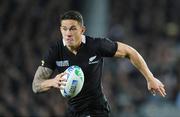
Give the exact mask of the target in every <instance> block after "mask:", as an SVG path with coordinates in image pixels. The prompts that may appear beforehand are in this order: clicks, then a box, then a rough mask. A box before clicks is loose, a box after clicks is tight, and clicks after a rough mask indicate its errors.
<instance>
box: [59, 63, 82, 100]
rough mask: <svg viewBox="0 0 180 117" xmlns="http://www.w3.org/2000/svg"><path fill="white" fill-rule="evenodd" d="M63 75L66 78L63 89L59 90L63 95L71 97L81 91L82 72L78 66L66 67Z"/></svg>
mask: <svg viewBox="0 0 180 117" xmlns="http://www.w3.org/2000/svg"><path fill="white" fill-rule="evenodd" d="M65 72H66V73H67V74H66V75H64V76H63V77H64V78H65V79H66V80H67V82H66V85H65V86H64V87H63V88H64V89H63V90H62V89H61V90H60V91H61V94H62V96H63V97H67V98H73V97H75V96H76V95H77V94H79V92H80V91H81V89H82V87H83V84H84V73H83V71H82V69H81V68H80V67H79V66H76V65H73V66H70V67H68V68H67V69H66V70H65Z"/></svg>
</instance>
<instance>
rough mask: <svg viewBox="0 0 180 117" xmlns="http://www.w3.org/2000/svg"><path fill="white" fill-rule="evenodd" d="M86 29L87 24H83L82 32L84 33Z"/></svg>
mask: <svg viewBox="0 0 180 117" xmlns="http://www.w3.org/2000/svg"><path fill="white" fill-rule="evenodd" d="M85 31H86V27H85V26H82V32H81V34H84V32H85Z"/></svg>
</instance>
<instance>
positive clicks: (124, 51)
mask: <svg viewBox="0 0 180 117" xmlns="http://www.w3.org/2000/svg"><path fill="white" fill-rule="evenodd" d="M117 44H118V49H117V51H116V53H115V55H114V56H115V57H126V58H129V59H130V61H131V63H132V64H133V65H134V66H135V67H136V68H137V69H138V70H139V71H140V72H141V73H142V74H143V76H144V77H145V79H146V80H147V85H148V90H150V91H151V92H152V93H153V95H155V94H156V92H157V93H159V94H160V95H161V96H163V97H164V96H165V95H166V93H165V89H164V85H163V84H162V83H161V82H160V81H159V80H158V79H156V78H155V77H154V76H153V74H152V73H151V71H150V70H149V68H148V66H147V64H146V62H145V61H144V59H143V57H142V56H141V55H140V54H139V53H138V52H137V51H136V50H135V49H134V48H132V47H130V46H128V45H126V44H123V43H120V42H117Z"/></svg>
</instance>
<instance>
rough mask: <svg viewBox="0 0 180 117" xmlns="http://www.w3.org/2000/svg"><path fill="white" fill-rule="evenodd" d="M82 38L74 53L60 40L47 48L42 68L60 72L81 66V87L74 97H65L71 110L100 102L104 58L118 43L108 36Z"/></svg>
mask: <svg viewBox="0 0 180 117" xmlns="http://www.w3.org/2000/svg"><path fill="white" fill-rule="evenodd" d="M84 39H85V40H84V42H82V43H81V47H80V49H79V50H78V52H77V54H76V55H75V54H73V53H72V52H70V51H69V50H68V49H67V47H66V46H65V45H64V44H63V41H62V39H61V40H58V41H57V43H55V44H54V45H52V46H51V47H50V49H49V51H48V52H47V54H46V55H45V56H44V58H43V61H44V67H48V68H50V69H52V70H55V69H57V70H58V72H59V73H61V72H63V71H64V70H66V69H67V68H68V67H69V66H71V65H77V66H79V67H81V68H82V70H83V72H84V76H85V78H84V85H83V88H82V90H81V92H80V93H79V94H78V95H77V96H75V97H74V98H71V99H69V100H68V104H69V105H70V107H71V108H72V109H73V110H74V111H80V110H83V109H84V108H90V107H96V106H97V105H100V101H97V100H98V99H100V98H103V93H102V87H101V77H102V67H103V57H112V56H114V54H115V52H116V50H117V43H116V42H113V41H111V40H109V39H107V38H92V37H89V36H85V37H84Z"/></svg>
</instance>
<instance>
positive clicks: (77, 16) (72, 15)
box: [60, 10, 84, 25]
mask: <svg viewBox="0 0 180 117" xmlns="http://www.w3.org/2000/svg"><path fill="white" fill-rule="evenodd" d="M68 19H71V20H76V21H78V22H79V23H80V24H81V25H84V21H83V17H82V15H81V13H79V12H78V11H73V10H71V11H67V12H65V13H64V14H63V15H61V18H60V22H61V21H62V20H68Z"/></svg>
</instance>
